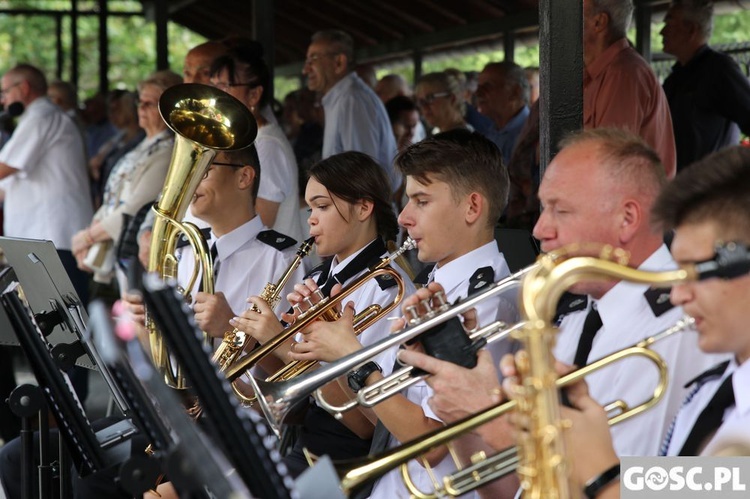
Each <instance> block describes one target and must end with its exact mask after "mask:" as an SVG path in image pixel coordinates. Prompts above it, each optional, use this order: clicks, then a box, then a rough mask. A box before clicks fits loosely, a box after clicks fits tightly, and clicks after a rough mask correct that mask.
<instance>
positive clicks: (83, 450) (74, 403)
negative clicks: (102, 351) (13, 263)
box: [0, 268, 135, 482]
mask: <svg viewBox="0 0 750 499" xmlns="http://www.w3.org/2000/svg"><path fill="white" fill-rule="evenodd" d="M0 283H3V284H6V285H5V286H4V287H3V288H2V289H3V291H2V295H0V303H2V309H3V311H4V314H2V317H1V319H2V320H4V321H7V324H5V325H3V326H4V328H9V329H10V330H12V331H14V332H15V334H16V337H17V339H18V343H19V344H20V346H21V348H22V349H23V350H24V353H25V354H26V356H27V358H28V360H29V363H30V365H31V369H32V372H33V374H34V376H35V377H36V379H37V381H38V383H39V388H40V389H41V391H42V394H43V396H44V399H45V402H46V405H47V407H49V409H50V411H51V412H52V415H53V417H54V418H55V420H56V422H57V426H58V429H59V432H60V435H61V441H62V442H63V443H64V444H65V447H66V449H67V452H68V453H69V455H70V458H71V460H72V463H73V465H74V466H75V467H76V469H77V470H78V473H79V474H80V475H81V476H85V475H88V474H90V473H93V472H96V471H99V470H102V469H105V468H107V467H109V466H111V465H113V464H116V463H118V462H121V461H123V460H124V459H125V458H126V457H128V456H129V455H130V442H129V440H128V438H127V437H128V436H129V435H131V434H133V433H134V431H135V430H134V428H132V425H129V424H128V423H127V422H125V423H123V422H121V423H117V425H113V426H112V427H108V428H105V429H103V430H101V431H99V432H94V430H93V429H92V427H91V424H90V423H89V420H88V418H87V417H86V414H85V412H84V410H83V407H82V405H81V402H80V400H79V399H78V396H77V395H76V393H75V391H74V390H73V387H72V385H71V383H70V379H69V378H68V376H67V374H66V373H65V372H64V371H63V370H61V369H60V366H59V365H58V363H57V362H56V360H57V359H56V358H54V357H53V356H52V353H51V348H50V345H49V343H48V342H47V340H46V338H45V336H44V333H42V331H41V330H40V328H39V327H38V325H37V324H36V322H35V319H34V315H33V314H32V311H31V309H30V308H29V306H28V303H27V302H26V299H25V296H26V295H25V292H24V290H23V289H22V288H21V285H20V284H19V283H18V281H17V279H16V278H15V274H14V271H13V269H11V268H5V269H3V270H2V271H0ZM0 327H1V326H0ZM115 426H116V428H114V427H115ZM66 455H67V454H66ZM63 457H64V456H62V455H61V469H60V473H61V482H62V481H64V480H63V476H64V474H65V473H66V472H67V471H68V470H67V465H66V464H65V463H67V462H68V461H67V459H63ZM27 476H28V475H27Z"/></svg>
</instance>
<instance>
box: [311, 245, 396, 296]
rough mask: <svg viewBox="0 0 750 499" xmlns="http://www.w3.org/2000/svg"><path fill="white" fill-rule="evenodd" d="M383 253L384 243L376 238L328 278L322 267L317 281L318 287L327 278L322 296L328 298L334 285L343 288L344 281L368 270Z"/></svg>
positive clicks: (384, 250)
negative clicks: (339, 285)
mask: <svg viewBox="0 0 750 499" xmlns="http://www.w3.org/2000/svg"><path fill="white" fill-rule="evenodd" d="M385 252H386V247H385V243H384V242H383V240H382V239H380V238H379V237H378V238H377V239H375V240H374V241H373V242H371V243H370V244H369V245H367V246H366V247H365V248H364V249H363V250H362V251H360V252H359V254H358V255H357V256H355V257H354V258H352V260H351V261H350V262H349V263H347V264H346V266H345V267H344V268H343V269H341V271H340V272H338V273H336V274H334V275H330V276H329V275H328V272H329V271H328V270H326V268H325V267H324V268H323V271H322V272H321V273H320V276H318V281H317V284H318V286H320V285H321V283H322V282H323V279H324V278H326V277H327V280H326V281H325V284H323V286H322V287H321V288H320V291H321V293H323V296H330V295H331V289H333V286H335V285H336V284H341V285H342V286H343V285H344V283H345V282H346V281H348V280H349V279H351V278H352V277H354V276H355V275H357V274H359V273H360V272H361V271H363V270H365V269H366V268H368V266H370V265H375V264H377V263H378V262H379V261H380V255H382V254H383V253H385ZM327 268H328V269H330V268H331V267H330V266H328V267H327Z"/></svg>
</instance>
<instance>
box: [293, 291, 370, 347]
mask: <svg viewBox="0 0 750 499" xmlns="http://www.w3.org/2000/svg"><path fill="white" fill-rule="evenodd" d="M353 322H354V303H353V302H348V303H347V304H346V306H345V307H344V311H343V313H342V314H341V318H340V319H338V320H336V321H315V322H313V323H311V324H310V325H309V326H307V327H306V328H305V329H304V330H303V331H302V339H301V341H299V342H297V343H295V344H294V347H293V348H292V349H291V351H290V353H289V357H290V358H291V359H292V360H318V361H324V362H332V361H334V360H336V359H340V358H341V357H344V356H345V355H349V354H350V353H353V352H356V351H357V350H360V349H361V348H362V345H361V344H360V343H359V340H357V336H356V333H355V332H354V326H353Z"/></svg>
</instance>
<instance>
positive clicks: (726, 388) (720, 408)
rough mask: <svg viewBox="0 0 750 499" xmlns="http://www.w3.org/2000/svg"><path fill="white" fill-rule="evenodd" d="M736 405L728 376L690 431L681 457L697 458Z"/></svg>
mask: <svg viewBox="0 0 750 499" xmlns="http://www.w3.org/2000/svg"><path fill="white" fill-rule="evenodd" d="M733 405H734V390H733V389H732V375H731V374H730V375H729V376H727V377H726V378H725V379H724V381H723V382H722V383H721V386H720V387H719V389H718V390H716V393H715V394H714V396H713V398H712V399H711V402H709V403H708V405H707V406H706V408H705V409H703V412H701V413H700V416H698V419H697V420H696V421H695V424H694V425H693V429H692V430H690V434H689V435H688V437H687V439H685V443H684V444H683V446H682V450H680V456H697V455H698V453H699V451H700V449H701V446H702V445H703V444H704V443H705V441H706V439H707V438H708V437H709V436H710V435H711V434H712V433H713V432H715V431H716V430H717V429H718V428H719V426H721V422H722V420H723V419H724V412H725V411H726V410H727V409H728V408H729V407H731V406H733Z"/></svg>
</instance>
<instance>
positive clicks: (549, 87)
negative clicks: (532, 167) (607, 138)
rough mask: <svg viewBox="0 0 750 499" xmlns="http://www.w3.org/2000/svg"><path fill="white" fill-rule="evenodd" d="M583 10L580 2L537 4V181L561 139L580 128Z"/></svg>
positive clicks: (542, 0) (543, 1) (541, 0)
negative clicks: (538, 147)
mask: <svg viewBox="0 0 750 499" xmlns="http://www.w3.org/2000/svg"><path fill="white" fill-rule="evenodd" d="M571 4H575V7H576V8H571ZM582 6H583V1H582V0H578V1H576V0H573V1H570V0H569V1H567V2H561V1H560V0H554V1H553V0H539V80H540V81H539V92H540V95H539V99H540V101H539V146H540V148H541V149H540V153H541V158H540V166H539V169H540V172H539V173H540V178H542V177H543V176H544V170H545V169H546V168H547V165H548V164H549V162H550V161H551V160H552V157H553V156H554V155H555V154H556V153H557V144H558V143H559V142H560V139H561V138H563V137H564V136H565V135H566V134H568V133H569V132H571V131H574V130H580V129H581V127H582V126H583V7H582Z"/></svg>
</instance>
